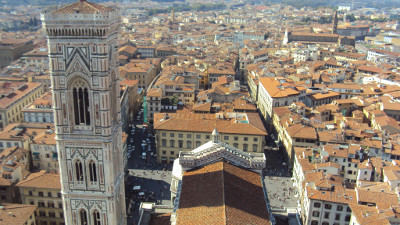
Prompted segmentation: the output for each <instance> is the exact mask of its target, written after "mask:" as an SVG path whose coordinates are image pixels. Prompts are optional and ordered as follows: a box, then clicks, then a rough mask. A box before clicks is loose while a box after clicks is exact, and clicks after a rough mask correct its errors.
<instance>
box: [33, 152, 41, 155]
mask: <svg viewBox="0 0 400 225" xmlns="http://www.w3.org/2000/svg"><path fill="white" fill-rule="evenodd" d="M32 154H33V155H40V154H39V152H33V153H32Z"/></svg>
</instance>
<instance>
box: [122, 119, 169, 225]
mask: <svg viewBox="0 0 400 225" xmlns="http://www.w3.org/2000/svg"><path fill="white" fill-rule="evenodd" d="M142 121H143V120H142V117H140V120H136V121H135V123H134V124H133V127H134V130H135V131H134V132H133V133H132V132H131V133H130V134H129V137H128V151H129V149H132V148H133V147H130V146H134V150H131V153H130V156H129V159H128V163H127V164H128V165H127V167H128V172H129V175H128V178H127V181H126V183H127V185H126V189H125V193H126V197H127V205H126V207H127V209H128V224H134V223H135V222H136V221H138V219H139V206H140V203H141V202H156V204H162V205H169V204H171V201H170V198H171V196H170V190H169V187H170V183H171V165H166V164H161V165H160V164H157V162H156V156H155V154H156V152H155V142H154V137H153V136H152V135H149V134H148V130H147V128H143V126H142V123H143V122H142ZM132 129H133V128H132ZM147 139H149V141H150V143H149V142H148V141H147ZM145 142H146V144H144V143H145ZM149 146H150V148H149ZM143 153H146V156H143Z"/></svg>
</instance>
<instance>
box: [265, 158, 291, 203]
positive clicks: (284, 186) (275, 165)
mask: <svg viewBox="0 0 400 225" xmlns="http://www.w3.org/2000/svg"><path fill="white" fill-rule="evenodd" d="M265 157H266V159H267V163H266V165H267V168H266V169H265V172H264V174H265V177H264V183H265V186H266V189H267V192H268V198H269V201H270V205H271V208H272V210H280V209H286V208H295V207H297V197H296V193H295V189H294V187H293V182H292V180H291V176H290V175H289V173H288V171H287V166H286V163H285V162H284V160H283V157H282V156H281V153H280V151H279V150H267V151H266V153H265Z"/></svg>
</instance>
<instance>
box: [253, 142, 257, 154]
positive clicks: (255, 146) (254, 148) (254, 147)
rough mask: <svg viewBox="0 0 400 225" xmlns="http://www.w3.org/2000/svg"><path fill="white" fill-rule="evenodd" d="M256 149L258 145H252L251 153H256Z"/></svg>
mask: <svg viewBox="0 0 400 225" xmlns="http://www.w3.org/2000/svg"><path fill="white" fill-rule="evenodd" d="M257 149H258V145H256V144H254V145H253V152H257Z"/></svg>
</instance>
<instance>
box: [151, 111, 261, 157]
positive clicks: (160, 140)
mask: <svg viewBox="0 0 400 225" xmlns="http://www.w3.org/2000/svg"><path fill="white" fill-rule="evenodd" d="M260 124H261V126H259V125H260ZM214 128H216V129H218V130H219V132H220V139H221V141H223V142H225V143H227V144H229V145H231V146H233V147H235V148H238V149H241V150H243V151H244V152H251V153H263V152H264V146H265V136H266V135H267V132H266V130H265V128H264V127H263V126H262V122H261V119H260V118H259V116H258V115H257V114H256V113H247V114H246V113H231V114H229V115H222V114H221V113H220V114H218V113H217V114H207V115H201V114H198V115H192V117H191V118H185V117H184V116H183V115H179V114H173V113H168V114H164V113H157V114H155V116H154V130H155V132H156V142H157V157H158V159H157V160H158V162H159V163H173V161H174V160H175V159H176V158H177V157H178V156H179V152H187V151H191V150H192V149H194V148H198V147H199V146H201V145H203V144H204V143H206V142H208V141H209V140H210V137H211V136H210V133H211V132H212V131H213V129H214Z"/></svg>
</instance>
